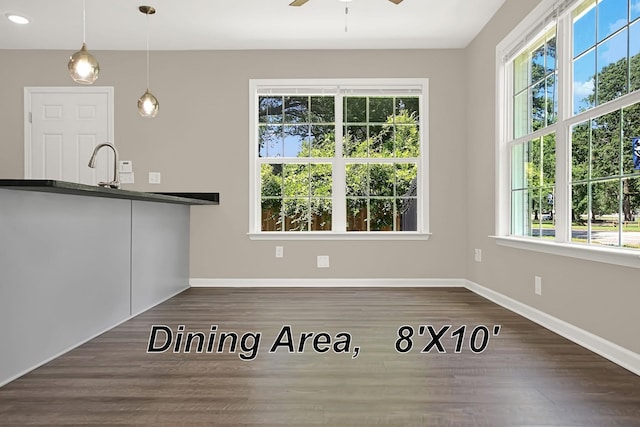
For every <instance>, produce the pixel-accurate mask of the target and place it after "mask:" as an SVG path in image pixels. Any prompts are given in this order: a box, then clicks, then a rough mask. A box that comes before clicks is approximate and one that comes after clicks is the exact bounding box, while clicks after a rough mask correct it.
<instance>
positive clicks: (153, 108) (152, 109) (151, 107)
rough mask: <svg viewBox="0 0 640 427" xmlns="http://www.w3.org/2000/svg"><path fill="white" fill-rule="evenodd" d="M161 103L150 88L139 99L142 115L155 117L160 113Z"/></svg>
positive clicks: (139, 109)
mask: <svg viewBox="0 0 640 427" xmlns="http://www.w3.org/2000/svg"><path fill="white" fill-rule="evenodd" d="M159 109H160V103H159V102H158V99H157V98H156V97H155V96H153V94H152V93H151V92H149V89H147V91H146V92H145V93H144V95H142V96H141V97H140V99H138V111H139V112H140V115H141V116H142V117H148V118H154V117H155V116H156V115H158V110H159Z"/></svg>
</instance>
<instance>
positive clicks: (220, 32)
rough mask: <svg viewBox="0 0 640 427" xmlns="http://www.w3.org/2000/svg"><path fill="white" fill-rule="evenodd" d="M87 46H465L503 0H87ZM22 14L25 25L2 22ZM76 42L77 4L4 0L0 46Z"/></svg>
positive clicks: (78, 0) (0, 1)
mask: <svg viewBox="0 0 640 427" xmlns="http://www.w3.org/2000/svg"><path fill="white" fill-rule="evenodd" d="M85 1H86V41H87V46H88V48H89V50H144V49H145V48H146V31H147V18H146V17H145V15H143V14H142V13H140V12H139V11H138V6H140V5H145V4H146V5H150V6H153V7H155V8H156V9H157V13H156V14H155V15H151V16H150V17H149V24H148V25H149V26H148V28H149V32H150V48H151V49H152V50H217V49H434V48H438V49H439V48H463V47H465V46H467V44H468V43H469V42H470V41H471V40H473V38H474V37H475V36H476V35H477V34H478V32H479V31H480V30H481V29H482V27H484V25H485V24H486V23H487V22H488V21H489V19H490V18H491V17H492V16H493V14H494V13H495V12H496V11H497V10H498V8H499V7H500V6H501V5H502V4H503V3H504V1H505V0H404V1H403V2H402V3H401V4H399V5H394V4H393V3H391V2H389V1H387V0H353V1H351V2H349V3H347V4H348V6H349V13H348V15H346V24H347V28H348V31H346V32H345V4H346V3H343V2H341V1H339V0H310V1H309V2H308V3H307V4H306V5H304V6H302V7H290V6H289V5H288V4H289V3H290V2H291V0H140V1H138V2H134V1H131V0H85ZM7 13H18V14H22V15H24V16H26V17H27V18H29V20H30V21H31V22H30V23H29V24H27V25H17V24H14V23H12V22H10V21H9V20H8V19H6V17H5V15H6V14H7ZM81 44H82V0H0V49H67V50H77V49H78V48H79V47H80V46H81Z"/></svg>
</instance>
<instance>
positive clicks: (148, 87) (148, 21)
mask: <svg viewBox="0 0 640 427" xmlns="http://www.w3.org/2000/svg"><path fill="white" fill-rule="evenodd" d="M146 15H147V90H149V12H147V13H146Z"/></svg>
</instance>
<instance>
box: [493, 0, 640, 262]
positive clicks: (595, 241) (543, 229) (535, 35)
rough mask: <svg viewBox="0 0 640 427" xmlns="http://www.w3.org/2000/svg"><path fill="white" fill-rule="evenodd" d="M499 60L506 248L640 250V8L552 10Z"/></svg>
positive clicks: (592, 5) (622, 3)
mask: <svg viewBox="0 0 640 427" xmlns="http://www.w3.org/2000/svg"><path fill="white" fill-rule="evenodd" d="M497 55H498V56H497V65H498V80H499V84H498V113H497V120H498V141H497V144H498V151H497V152H498V180H499V184H498V185H499V191H498V200H497V218H496V231H497V235H498V237H499V238H506V240H509V239H515V240H514V241H516V240H517V241H520V242H523V241H527V242H530V243H535V242H539V243H545V245H543V246H539V247H538V248H534V246H531V245H530V244H528V245H525V246H526V247H529V248H532V249H536V250H545V251H547V250H551V249H549V248H550V247H551V246H549V244H555V245H556V246H562V247H567V248H574V249H575V248H581V247H585V246H588V247H590V248H601V249H603V250H604V249H609V250H610V249H612V248H616V250H617V253H618V254H626V253H627V252H625V251H627V250H633V249H640V139H639V138H640V0H598V1H596V0H586V1H585V0H581V1H575V0H574V1H564V2H557V1H555V2H554V1H551V0H548V1H547V0H545V1H543V2H541V4H540V5H539V6H538V8H536V9H535V10H534V11H533V12H532V13H531V15H530V16H529V17H527V19H525V21H524V22H523V23H522V24H521V25H520V26H519V27H518V28H516V29H515V30H514V32H512V34H510V35H509V36H508V37H507V38H506V39H505V40H504V41H503V42H502V43H500V45H499V46H498V48H497ZM522 239H525V240H522ZM506 240H505V239H502V243H503V244H507V243H505V241H506ZM518 244H520V243H518ZM513 245H516V244H515V243H514V244H513ZM520 247H524V246H522V245H521V246H520ZM541 247H542V248H544V249H540V248H541ZM554 250H555V249H554ZM591 252H592V253H593V251H591ZM634 253H635V255H634V257H635V258H637V254H638V252H637V251H635V252H634ZM625 265H626V264H625ZM634 265H635V264H634Z"/></svg>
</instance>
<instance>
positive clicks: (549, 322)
mask: <svg viewBox="0 0 640 427" xmlns="http://www.w3.org/2000/svg"><path fill="white" fill-rule="evenodd" d="M189 284H190V285H191V287H262V288H264V287H365V288H373V287H389V288H391V287H397V288H402V287H404V288H411V287H413V288H418V287H420V288H428V287H456V288H459V287H463V288H466V289H469V290H470V291H472V292H474V293H476V294H478V295H480V296H481V297H483V298H486V299H488V300H489V301H492V302H494V303H496V304H498V305H499V306H501V307H504V308H506V309H507V310H510V311H513V312H514V313H516V314H519V315H521V316H523V317H525V318H527V319H529V320H531V321H532V322H535V323H537V324H538V325H540V326H542V327H544V328H546V329H549V330H550V331H553V332H555V333H557V334H558V335H560V336H562V337H564V338H566V339H568V340H569V341H572V342H574V343H576V344H578V345H580V346H582V347H584V348H586V349H588V350H590V351H592V352H594V353H596V354H598V355H600V356H602V357H604V358H605V359H608V360H610V361H612V362H613V363H615V364H617V365H619V366H621V367H623V368H625V369H627V370H629V371H631V372H633V373H634V374H636V375H640V354H637V353H634V352H632V351H631V350H628V349H626V348H624V347H621V346H619V345H617V344H615V343H612V342H611V341H607V340H606V339H604V338H601V337H599V336H597V335H594V334H592V333H591V332H588V331H585V330H584V329H580V328H578V327H577V326H574V325H572V324H570V323H567V322H565V321H563V320H560V319H558V318H556V317H553V316H551V315H549V314H547V313H545V312H543V311H540V310H538V309H536V308H533V307H530V306H528V305H526V304H523V303H521V302H519V301H516V300H514V299H513V298H510V297H507V296H505V295H502V294H500V293H498V292H495V291H493V290H491V289H489V288H485V287H484V286H481V285H479V284H477V283H474V282H471V281H469V280H466V279H201V278H192V279H190V280H189Z"/></svg>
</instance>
